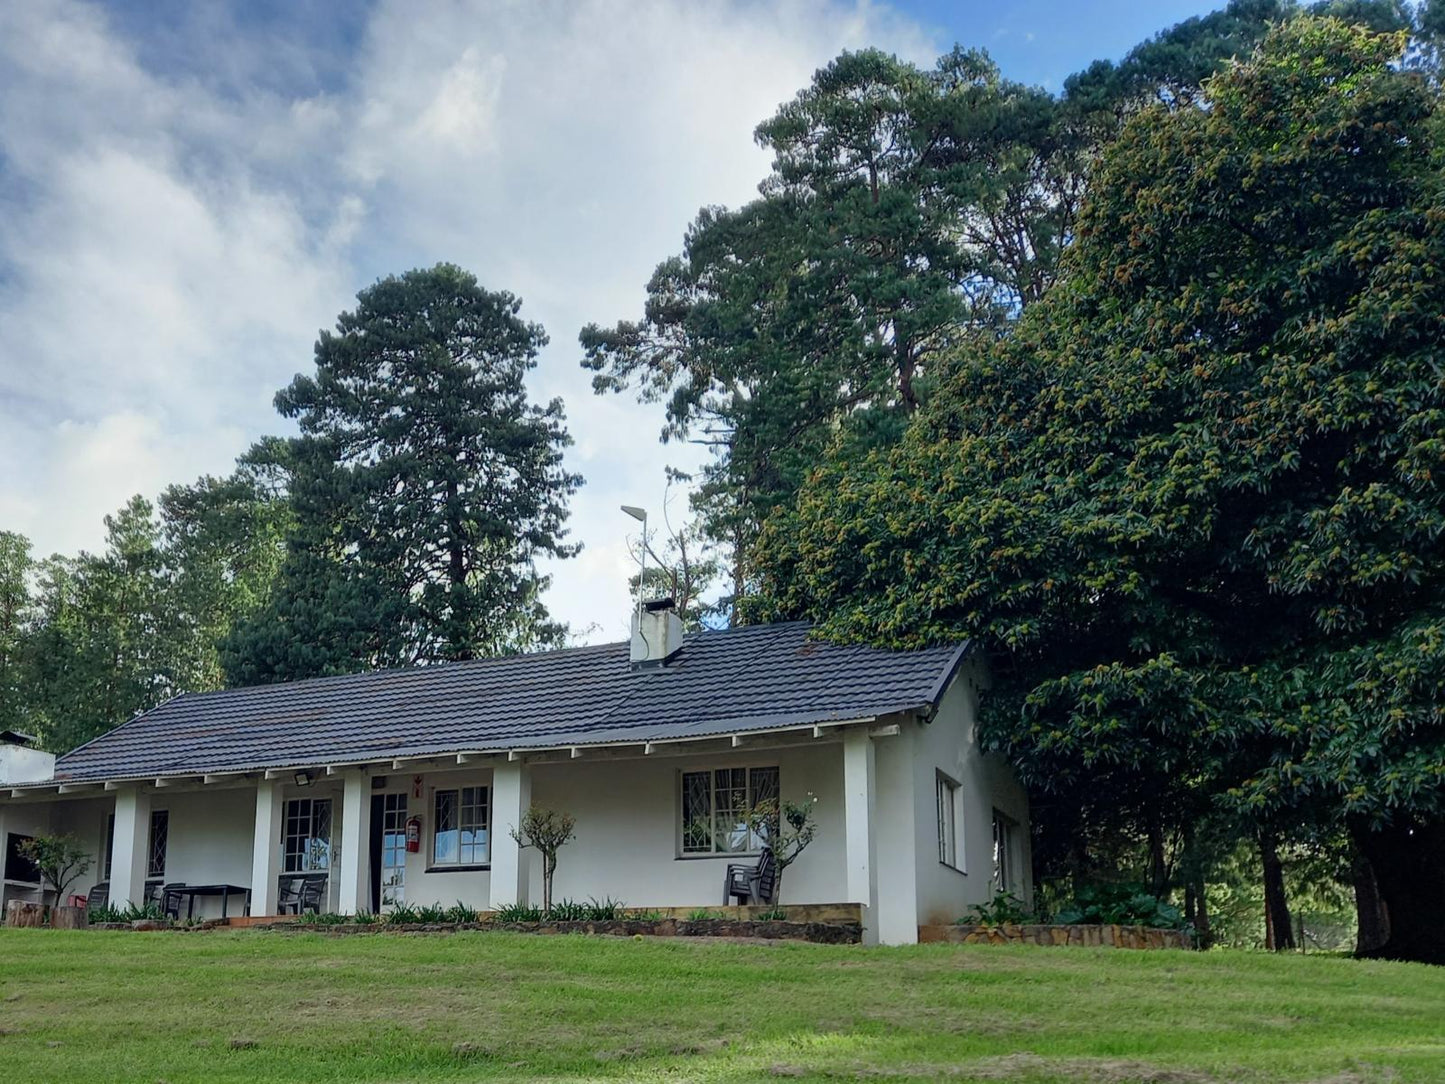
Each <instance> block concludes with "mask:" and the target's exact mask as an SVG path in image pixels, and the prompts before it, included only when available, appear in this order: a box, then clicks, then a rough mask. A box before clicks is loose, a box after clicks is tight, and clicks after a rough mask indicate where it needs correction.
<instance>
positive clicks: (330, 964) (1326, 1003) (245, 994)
mask: <svg viewBox="0 0 1445 1084" xmlns="http://www.w3.org/2000/svg"><path fill="white" fill-rule="evenodd" d="M939 1078H943V1079H952V1080H961V1081H968V1080H978V1081H1007V1082H1019V1084H1034V1082H1046V1081H1048V1082H1053V1081H1058V1082H1063V1081H1069V1082H1073V1081H1085V1082H1097V1084H1122V1082H1129V1081H1141V1082H1142V1081H1150V1082H1155V1084H1208V1082H1213V1081H1310V1082H1329V1084H1354V1082H1359V1084H1366V1082H1371V1084H1373V1082H1375V1081H1391V1082H1398V1084H1407V1082H1411V1081H1445V969H1432V968H1427V967H1423V966H1418V965H1408V964H1391V963H1376V962H1356V961H1353V960H1346V959H1339V958H1332V957H1324V956H1309V957H1299V956H1286V957H1276V956H1268V955H1264V954H1247V953H1239V952H1215V953H1209V954H1204V955H1200V954H1193V953H1183V952H1126V951H1118V950H1107V949H1038V948H1026V947H989V946H955V945H928V946H919V947H916V948H906V949H863V948H858V947H824V946H816V945H806V944H779V945H757V944H731V943H700V942H695V941H686V940H680V939H679V940H646V941H638V940H627V939H607V938H584V937H533V936H526V935H519V934H505V933H469V934H459V935H456V936H444V935H443V936H432V935H387V934H371V935H362V936H351V937H326V936H323V935H313V934H296V935H293V934H284V933H277V932H263V931H239V932H215V933H195V934H167V933H159V934H129V933H105V932H75V933H65V932H54V931H49V930H0V1081H64V1082H67V1084H83V1082H89V1081H107V1082H111V1081H148V1082H154V1081H168V1082H170V1084H180V1082H182V1081H295V1082H298V1084H299V1082H302V1081H305V1082H308V1084H309V1082H315V1081H392V1082H402V1081H452V1080H548V1081H584V1080H643V1081H653V1080H656V1081H662V1080H667V1081H751V1080H777V1079H792V1080H824V1079H829V1080H836V1079H845V1080H847V1079H878V1080H898V1081H904V1080H929V1079H939Z"/></svg>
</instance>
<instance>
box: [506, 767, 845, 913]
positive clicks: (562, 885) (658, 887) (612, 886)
mask: <svg viewBox="0 0 1445 1084" xmlns="http://www.w3.org/2000/svg"><path fill="white" fill-rule="evenodd" d="M773 765H776V766H777V768H778V779H779V783H780V785H781V787H782V796H783V798H784V799H786V800H791V801H795V802H801V801H803V800H804V799H805V798H806V797H807V796H808V794H809V793H812V794H813V795H814V797H816V798H817V799H818V802H817V805H816V807H815V815H816V818H817V823H818V834H817V837H816V838H815V839H814V841H813V843H812V845H811V846H810V847H809V848H808V849H807V850H806V851H804V852H803V855H802V857H801V858H799V859H798V861H797V862H796V863H795V864H794V865H792V866H790V867H789V868H788V870H787V872H786V873H785V874H784V876H783V882H782V895H781V897H780V900H781V902H782V903H784V904H789V903H837V902H840V901H843V900H844V899H846V888H845V883H844V882H845V872H846V871H845V867H844V859H843V849H844V839H843V830H844V829H843V789H842V777H843V747H842V745H841V744H839V742H838V741H837V740H836V739H834V740H822V739H820V740H819V741H817V742H816V743H814V744H809V745H795V746H786V747H783V748H778V749H759V750H756V751H753V752H749V751H747V750H746V747H745V746H744V747H743V748H741V749H738V750H735V751H733V752H730V753H715V754H708V755H696V756H666V757H662V756H654V757H647V758H643V759H638V760H613V761H594V762H593V763H590V764H589V763H588V761H587V758H586V757H585V756H584V757H582V758H580V759H578V760H576V761H572V762H568V763H566V764H547V765H537V766H535V767H534V768H533V769H532V800H533V802H534V803H536V804H537V805H540V806H547V807H551V808H556V809H563V810H566V811H567V812H569V813H571V814H573V815H574V816H575V817H576V818H577V839H576V840H575V841H574V842H572V843H569V844H568V845H567V846H566V847H564V848H563V849H562V850H561V851H560V852H559V853H558V857H557V878H556V884H555V885H554V887H553V895H554V897H555V898H557V899H562V898H570V899H581V900H585V899H587V898H588V897H590V896H595V897H597V898H598V899H603V898H605V897H608V896H611V897H613V898H614V899H621V900H622V901H623V902H624V903H626V904H628V905H629V906H638V907H689V906H695V907H709V906H720V905H721V904H722V902H723V898H722V890H723V875H724V873H725V872H726V870H727V865H728V863H729V862H730V861H731V862H748V861H752V859H748V858H742V857H739V856H737V855H733V856H731V857H729V856H726V855H716V856H707V857H702V858H697V857H687V858H683V857H680V847H679V842H680V841H679V830H680V826H681V811H680V808H679V806H680V802H681V775H682V773H683V772H685V771H699V770H703V769H711V768H731V767H771V766H773ZM508 827H509V826H507V825H498V826H497V829H496V830H497V831H499V832H504V831H506V830H507V829H508ZM524 853H525V854H526V855H527V856H528V857H529V858H530V860H531V862H532V870H531V880H530V884H531V898H532V900H533V902H537V901H539V900H540V899H541V891H542V888H541V886H542V881H541V877H542V865H541V859H540V857H539V856H538V855H537V853H536V852H535V851H527V852H524Z"/></svg>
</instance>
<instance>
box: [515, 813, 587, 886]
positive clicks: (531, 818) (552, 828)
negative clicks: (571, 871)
mask: <svg viewBox="0 0 1445 1084" xmlns="http://www.w3.org/2000/svg"><path fill="white" fill-rule="evenodd" d="M576 826H577V818H576V817H574V816H572V814H570V813H563V812H560V811H559V810H556V809H542V808H541V807H540V806H535V805H534V806H532V807H531V808H530V809H528V810H527V812H526V813H524V814H523V815H522V823H521V824H520V825H518V826H517V827H516V828H513V829H512V838H513V839H515V840H516V841H517V843H518V845H519V846H521V847H523V848H526V847H536V848H537V850H539V851H541V852H542V910H543V911H544V912H546V911H550V910H552V875H553V874H554V873H556V872H557V852H558V851H559V850H561V849H562V846H563V845H564V844H566V843H570V842H571V841H572V840H573V839H575V838H577V833H576V832H575V831H573V829H574V828H576Z"/></svg>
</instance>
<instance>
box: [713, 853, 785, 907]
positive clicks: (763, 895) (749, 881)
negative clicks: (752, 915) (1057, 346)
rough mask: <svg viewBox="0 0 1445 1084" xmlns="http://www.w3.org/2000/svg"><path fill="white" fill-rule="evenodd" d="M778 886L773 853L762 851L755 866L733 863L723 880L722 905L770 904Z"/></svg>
mask: <svg viewBox="0 0 1445 1084" xmlns="http://www.w3.org/2000/svg"><path fill="white" fill-rule="evenodd" d="M777 884H778V862H777V859H776V858H774V857H773V852H772V851H770V850H764V851H763V853H762V854H760V855H758V861H757V864H756V865H751V866H746V865H739V864H737V863H733V864H732V865H729V866H728V871H727V876H726V877H725V878H724V879H723V904H724V905H727V904H730V903H732V902H733V900H735V899H736V900H737V901H738V902H739V903H772V902H773V893H774V891H776V889H777Z"/></svg>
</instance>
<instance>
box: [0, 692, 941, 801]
mask: <svg viewBox="0 0 1445 1084" xmlns="http://www.w3.org/2000/svg"><path fill="white" fill-rule="evenodd" d="M932 710H933V708H932V706H927V707H925V708H923V709H922V710H920V712H919V714H920V715H922V714H923V712H925V711H926V712H929V713H931V712H932ZM877 722H878V716H877V715H860V716H857V717H855V718H851V719H830V720H828V721H826V722H819V723H792V724H788V725H786V726H777V727H767V728H764V729H760V730H738V731H729V730H726V729H724V730H720V731H718V732H716V733H712V734H692V735H688V736H686V737H675V738H642V739H638V738H632V739H627V740H623V739H618V740H615V741H601V742H580V741H579V742H570V743H568V744H566V745H556V744H546V745H534V746H519V747H512V748H506V749H474V750H458V751H454V752H452V751H439V752H435V753H418V754H415V755H413V756H405V757H371V758H367V759H361V760H333V761H328V760H324V759H322V760H312V761H302V762H296V763H291V764H279V765H278V764H272V765H266V766H262V765H255V766H252V767H249V768H214V769H211V770H210V771H204V772H172V773H163V774H161V775H155V774H152V773H148V774H146V775H136V776H112V777H109V778H105V779H74V780H71V779H50V780H45V781H43V782H36V783H28V784H21V785H18V786H11V787H9V788H8V791H9V797H11V798H25V797H31V796H36V795H42V794H48V793H51V792H52V791H53V792H54V793H56V794H72V793H77V792H85V791H114V790H119V789H121V788H122V787H126V786H145V785H147V784H149V785H152V786H155V787H158V788H164V787H168V786H171V785H173V784H174V783H177V782H184V781H188V780H197V781H200V782H201V784H202V785H210V784H213V783H222V782H225V781H227V780H238V779H244V778H246V777H248V776H255V775H260V776H261V777H262V778H264V779H284V778H286V777H287V776H291V775H294V774H295V773H296V772H298V771H308V770H309V771H315V770H317V769H324V770H325V771H326V774H327V775H340V774H342V773H343V772H345V771H347V770H348V769H353V768H370V767H374V766H376V765H389V767H390V770H392V771H402V770H404V769H405V768H406V767H407V766H408V765H414V764H423V763H432V762H435V761H438V760H442V761H444V760H448V759H454V760H455V763H456V764H457V765H463V764H472V763H478V762H489V761H494V760H497V759H502V758H505V759H506V760H508V761H518V760H522V759H524V758H526V757H532V756H539V755H547V754H563V753H565V754H566V755H567V757H568V758H569V759H573V760H575V759H579V758H581V757H583V756H585V755H586V754H585V750H589V749H594V750H603V749H635V748H641V750H642V755H643V756H650V755H651V754H652V753H653V752H654V751H655V750H657V749H659V748H661V747H663V746H670V745H687V744H692V743H696V742H706V741H730V742H731V745H732V747H733V748H735V749H736V748H740V747H743V746H746V745H748V744H749V743H750V742H752V741H754V740H756V739H759V738H766V737H768V736H770V735H780V734H797V733H802V732H811V734H812V737H813V738H815V739H821V738H825V737H827V736H828V735H829V733H830V732H831V731H835V730H842V729H844V728H845V727H854V726H869V725H872V724H875V723H877ZM899 730H900V728H899V727H898V725H897V724H892V725H886V726H878V727H874V730H873V732H872V733H873V736H874V737H877V738H884V737H890V736H893V735H896V734H898V733H899ZM6 789H7V788H0V796H3V794H4V791H5V790H6Z"/></svg>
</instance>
